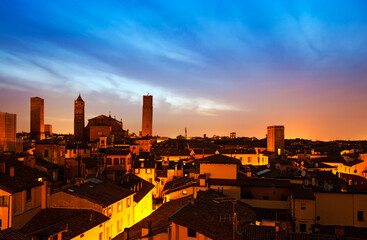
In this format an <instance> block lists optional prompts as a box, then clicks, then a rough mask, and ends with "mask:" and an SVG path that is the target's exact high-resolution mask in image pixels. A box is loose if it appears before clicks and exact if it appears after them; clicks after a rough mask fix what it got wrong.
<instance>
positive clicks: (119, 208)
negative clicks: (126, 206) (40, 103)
mask: <svg viewBox="0 0 367 240" xmlns="http://www.w3.org/2000/svg"><path fill="white" fill-rule="evenodd" d="M117 211H118V212H121V204H120V203H119V202H118V203H117Z"/></svg>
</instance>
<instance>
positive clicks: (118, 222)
mask: <svg viewBox="0 0 367 240" xmlns="http://www.w3.org/2000/svg"><path fill="white" fill-rule="evenodd" d="M117 232H120V221H119V220H117Z"/></svg>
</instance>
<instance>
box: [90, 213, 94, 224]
mask: <svg viewBox="0 0 367 240" xmlns="http://www.w3.org/2000/svg"><path fill="white" fill-rule="evenodd" d="M93 221H94V215H93V212H91V213H90V216H89V222H93Z"/></svg>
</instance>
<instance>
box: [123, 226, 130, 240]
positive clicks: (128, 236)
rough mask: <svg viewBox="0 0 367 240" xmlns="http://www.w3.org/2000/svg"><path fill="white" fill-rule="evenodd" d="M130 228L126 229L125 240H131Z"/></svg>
mask: <svg viewBox="0 0 367 240" xmlns="http://www.w3.org/2000/svg"><path fill="white" fill-rule="evenodd" d="M129 232H130V228H125V231H124V240H129V239H130V234H129Z"/></svg>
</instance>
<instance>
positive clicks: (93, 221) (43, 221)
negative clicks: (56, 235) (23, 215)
mask: <svg viewBox="0 0 367 240" xmlns="http://www.w3.org/2000/svg"><path fill="white" fill-rule="evenodd" d="M107 220H109V218H108V217H107V216H105V215H103V214H101V213H98V212H96V211H93V210H87V209H64V208H46V209H42V210H41V211H40V212H38V213H37V214H36V215H35V216H34V217H33V218H32V219H31V220H30V221H29V222H28V223H27V224H26V225H25V226H24V227H23V228H21V229H20V231H21V232H22V233H23V234H27V235H36V236H37V235H41V236H45V235H46V236H47V235H48V234H47V233H50V232H53V231H54V229H55V228H57V230H61V229H66V226H67V228H68V231H66V232H64V233H63V234H62V239H65V240H67V239H72V238H74V237H76V236H78V235H80V234H82V233H84V232H86V231H88V230H89V229H91V228H94V227H95V226H98V225H99V224H101V223H103V222H105V221H107Z"/></svg>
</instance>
